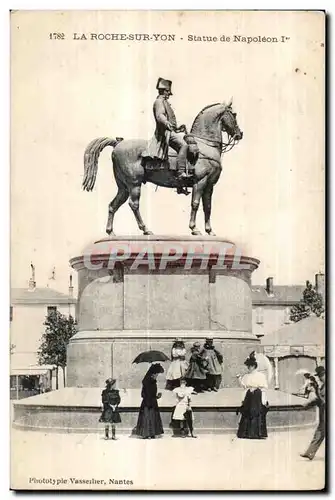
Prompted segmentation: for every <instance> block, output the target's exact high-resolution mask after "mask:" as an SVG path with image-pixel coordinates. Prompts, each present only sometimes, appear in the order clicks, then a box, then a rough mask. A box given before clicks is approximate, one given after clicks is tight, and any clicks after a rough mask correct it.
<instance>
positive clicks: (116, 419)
mask: <svg viewBox="0 0 335 500" xmlns="http://www.w3.org/2000/svg"><path fill="white" fill-rule="evenodd" d="M115 382H116V380H115V379H112V378H109V379H108V380H106V388H105V389H104V390H103V391H102V393H101V399H102V404H103V410H102V414H101V417H100V419H99V422H104V423H105V424H106V425H105V439H109V425H110V424H111V427H112V439H113V440H114V441H115V440H116V436H115V424H119V423H120V422H121V416H120V412H119V408H118V407H119V404H120V403H121V398H120V393H119V391H118V390H117V389H115V388H114V385H115Z"/></svg>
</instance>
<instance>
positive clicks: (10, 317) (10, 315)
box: [9, 306, 13, 321]
mask: <svg viewBox="0 0 335 500" xmlns="http://www.w3.org/2000/svg"><path fill="white" fill-rule="evenodd" d="M9 321H13V306H10V308H9Z"/></svg>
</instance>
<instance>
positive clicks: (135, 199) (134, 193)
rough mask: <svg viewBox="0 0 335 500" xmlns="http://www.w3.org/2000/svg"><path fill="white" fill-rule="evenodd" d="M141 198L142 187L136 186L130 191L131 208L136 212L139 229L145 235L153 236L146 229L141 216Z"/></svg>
mask: <svg viewBox="0 0 335 500" xmlns="http://www.w3.org/2000/svg"><path fill="white" fill-rule="evenodd" d="M140 197H141V185H139V186H134V187H132V188H131V189H130V200H129V206H130V208H131V209H132V211H133V212H134V215H135V219H136V222H137V225H138V227H139V228H140V230H141V231H143V234H147V235H149V234H153V233H152V232H151V231H149V230H148V229H147V227H146V225H145V224H144V222H143V219H142V217H141V214H140Z"/></svg>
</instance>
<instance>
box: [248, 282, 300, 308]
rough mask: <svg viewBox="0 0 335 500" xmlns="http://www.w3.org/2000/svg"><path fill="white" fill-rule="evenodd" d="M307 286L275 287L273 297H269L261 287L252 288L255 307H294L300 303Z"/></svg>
mask: <svg viewBox="0 0 335 500" xmlns="http://www.w3.org/2000/svg"><path fill="white" fill-rule="evenodd" d="M305 288H306V286H305V285H278V286H274V287H273V295H269V294H268V293H267V291H266V288H265V287H264V286H261V285H258V286H257V285H256V286H252V287H251V289H252V303H253V305H260V306H261V305H270V304H272V305H293V304H296V303H297V302H300V301H301V299H302V296H303V292H304V290H305Z"/></svg>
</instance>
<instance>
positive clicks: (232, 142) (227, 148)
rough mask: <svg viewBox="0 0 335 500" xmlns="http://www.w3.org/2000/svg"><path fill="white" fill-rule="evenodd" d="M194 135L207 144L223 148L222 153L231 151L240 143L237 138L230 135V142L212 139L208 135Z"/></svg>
mask: <svg viewBox="0 0 335 500" xmlns="http://www.w3.org/2000/svg"><path fill="white" fill-rule="evenodd" d="M193 135H194V134H193ZM194 137H195V138H196V139H199V140H200V141H202V142H204V143H205V144H207V146H211V147H214V148H218V149H221V154H222V155H223V154H225V153H228V152H229V151H231V150H232V149H233V147H234V146H236V144H237V143H238V141H236V139H234V138H233V137H232V136H229V139H228V142H222V141H214V140H212V139H208V138H207V137H202V136H199V135H194Z"/></svg>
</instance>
